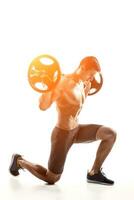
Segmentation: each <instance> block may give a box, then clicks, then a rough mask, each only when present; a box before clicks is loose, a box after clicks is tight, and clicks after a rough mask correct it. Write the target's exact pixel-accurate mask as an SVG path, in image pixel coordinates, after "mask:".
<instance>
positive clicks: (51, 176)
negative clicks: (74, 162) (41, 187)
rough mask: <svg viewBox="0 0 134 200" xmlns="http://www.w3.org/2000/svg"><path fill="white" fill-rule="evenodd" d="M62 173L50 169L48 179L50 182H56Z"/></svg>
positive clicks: (47, 174)
mask: <svg viewBox="0 0 134 200" xmlns="http://www.w3.org/2000/svg"><path fill="white" fill-rule="evenodd" d="M60 177H61V174H55V173H53V172H52V171H50V170H48V171H47V173H46V176H45V179H46V181H47V182H48V183H49V184H54V183H56V182H57V181H59V180H60Z"/></svg>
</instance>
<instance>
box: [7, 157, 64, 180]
mask: <svg viewBox="0 0 134 200" xmlns="http://www.w3.org/2000/svg"><path fill="white" fill-rule="evenodd" d="M21 168H22V169H27V170H28V171H29V172H30V173H32V174H33V175H34V176H36V177H37V178H39V179H41V180H43V181H46V182H47V183H49V184H54V183H55V182H56V181H58V180H59V179H60V176H61V174H55V173H53V172H51V171H50V170H47V169H46V168H44V167H42V166H41V165H38V164H33V163H31V162H29V161H27V160H25V159H23V157H22V156H20V155H19V156H18V154H14V155H13V159H12V163H11V166H10V172H11V174H12V175H19V172H18V171H19V169H21ZM14 172H15V173H17V174H14Z"/></svg>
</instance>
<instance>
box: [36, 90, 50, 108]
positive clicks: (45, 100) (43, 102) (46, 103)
mask: <svg viewBox="0 0 134 200" xmlns="http://www.w3.org/2000/svg"><path fill="white" fill-rule="evenodd" d="M51 104H52V92H47V93H44V94H42V95H41V97H40V98H39V108H40V109H41V110H46V109H47V108H49V107H50V105H51Z"/></svg>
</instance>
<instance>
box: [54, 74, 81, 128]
mask: <svg viewBox="0 0 134 200" xmlns="http://www.w3.org/2000/svg"><path fill="white" fill-rule="evenodd" d="M57 89H60V90H61V95H60V98H59V99H58V100H57V101H56V107H57V111H58V121H57V123H56V126H57V127H59V128H62V129H66V130H71V129H74V128H76V127H77V126H78V115H79V113H80V111H81V109H82V105H83V103H84V100H85V92H84V83H83V82H82V81H80V82H78V81H75V79H73V78H72V75H64V76H62V78H61V80H60V82H59V84H58V87H57Z"/></svg>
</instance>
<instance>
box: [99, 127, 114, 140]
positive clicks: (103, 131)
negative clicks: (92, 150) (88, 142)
mask: <svg viewBox="0 0 134 200" xmlns="http://www.w3.org/2000/svg"><path fill="white" fill-rule="evenodd" d="M96 137H97V139H101V140H111V141H112V142H115V141H116V137H117V133H116V131H115V130H114V129H112V128H109V127H105V126H102V127H100V130H98V133H97V136H96Z"/></svg>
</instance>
